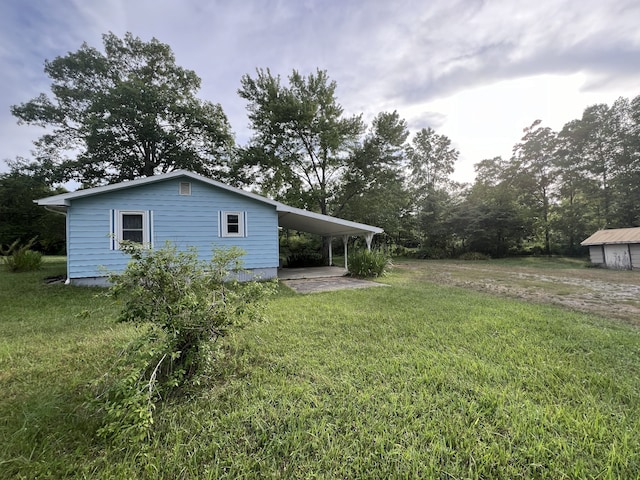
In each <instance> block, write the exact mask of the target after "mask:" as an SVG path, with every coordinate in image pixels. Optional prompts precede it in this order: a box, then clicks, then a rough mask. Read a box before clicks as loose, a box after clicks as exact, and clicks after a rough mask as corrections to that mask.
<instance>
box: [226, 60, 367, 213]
mask: <svg viewBox="0 0 640 480" xmlns="http://www.w3.org/2000/svg"><path fill="white" fill-rule="evenodd" d="M241 84H242V86H241V88H240V89H239V91H238V93H239V95H240V97H242V98H243V99H245V100H247V102H248V106H247V110H248V112H249V120H250V122H251V126H252V128H253V131H254V135H253V137H252V139H251V141H250V143H249V146H248V148H247V149H245V151H244V162H243V165H242V167H243V169H244V170H245V174H248V176H249V177H250V178H251V180H252V181H253V182H254V183H257V184H258V185H260V187H261V189H262V190H263V191H264V192H265V193H268V194H270V195H272V196H275V197H277V198H280V199H282V200H285V201H287V202H289V203H291V204H292V205H295V206H298V207H302V208H310V209H312V210H316V209H317V210H318V211H320V213H323V214H326V213H328V212H329V204H330V203H331V201H332V200H333V199H334V198H335V196H336V194H337V189H338V185H339V181H340V177H341V174H342V173H343V171H344V169H345V167H346V165H347V163H348V161H349V154H350V151H351V150H352V148H353V147H354V146H355V145H356V142H357V141H358V139H359V136H360V135H361V133H362V132H363V130H364V124H363V123H362V119H361V117H360V116H359V115H355V116H351V117H345V116H344V115H343V109H342V106H340V104H339V103H338V101H337V98H336V95H335V90H336V82H334V81H330V80H329V77H328V75H327V73H326V72H325V71H323V70H317V71H316V73H315V74H309V75H308V76H306V77H305V76H304V75H301V74H300V73H299V72H297V71H295V70H294V71H293V73H292V74H291V75H290V76H289V77H288V85H284V84H282V82H281V79H280V76H273V75H272V74H271V72H270V71H269V70H268V69H267V70H260V69H259V70H257V74H256V76H255V77H251V76H249V75H244V76H243V77H242V80H241Z"/></svg>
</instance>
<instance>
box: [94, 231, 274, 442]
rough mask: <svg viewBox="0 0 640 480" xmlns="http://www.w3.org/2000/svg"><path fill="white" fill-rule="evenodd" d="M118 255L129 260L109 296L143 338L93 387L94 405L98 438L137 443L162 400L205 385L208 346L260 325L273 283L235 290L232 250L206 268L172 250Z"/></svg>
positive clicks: (135, 249) (191, 253)
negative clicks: (234, 330) (99, 417)
mask: <svg viewBox="0 0 640 480" xmlns="http://www.w3.org/2000/svg"><path fill="white" fill-rule="evenodd" d="M122 249H123V251H124V252H125V253H127V254H128V255H130V256H131V259H132V260H131V261H130V262H129V264H128V266H127V268H126V270H125V271H124V272H123V273H122V274H113V275H111V276H110V280H111V281H112V283H113V286H112V287H111V289H110V294H111V295H112V296H113V297H115V298H116V299H118V300H121V301H122V302H123V303H122V305H123V306H122V310H121V313H120V316H119V320H120V321H125V322H134V323H138V324H141V325H142V331H141V335H140V337H139V338H138V339H136V340H135V341H134V342H133V343H132V344H131V345H129V347H128V348H126V349H125V351H124V352H123V354H122V355H121V356H120V357H119V359H118V361H117V362H116V363H115V365H114V367H113V369H112V370H111V372H109V373H108V374H106V375H105V376H103V377H102V378H101V379H100V380H98V381H97V382H96V383H95V384H94V387H95V388H96V389H97V395H95V397H94V400H93V401H92V404H93V406H94V407H97V408H98V410H99V411H101V412H102V413H103V414H104V418H105V422H104V426H103V427H102V428H101V429H100V431H99V434H100V435H102V436H104V437H108V438H117V439H118V440H120V441H123V440H124V441H133V442H138V441H141V440H143V439H144V438H146V437H147V436H148V435H149V434H150V429H151V426H152V425H153V421H154V419H153V412H154V410H155V408H156V404H157V403H158V402H159V401H160V400H162V399H166V398H167V397H169V396H170V395H171V394H173V393H175V392H176V391H177V390H178V389H179V388H180V387H183V386H186V385H187V384H189V382H191V384H197V383H198V382H199V381H201V380H202V379H203V374H204V373H203V372H206V371H207V362H210V361H212V356H211V355H209V354H210V353H211V348H210V344H212V343H213V342H215V340H216V339H217V338H219V337H220V336H223V335H225V334H226V333H227V332H228V330H229V329H230V328H231V327H233V326H239V325H242V324H244V323H245V322H247V321H251V320H255V319H258V318H260V317H261V315H262V307H263V299H264V298H265V296H266V295H267V294H269V293H270V292H271V291H273V286H274V283H273V282H264V283H259V282H245V283H240V282H238V281H237V280H236V279H235V277H236V276H237V273H238V272H240V271H241V270H240V269H241V261H240V257H241V256H242V255H243V252H242V251H241V250H240V249H238V248H235V247H234V248H231V249H216V250H215V251H214V254H213V258H212V259H211V261H210V262H203V261H200V260H198V254H197V251H196V250H195V249H189V250H187V251H177V249H176V247H175V246H173V245H171V244H170V243H167V244H165V246H164V247H163V248H160V249H155V250H151V249H146V248H144V247H143V246H141V245H139V244H135V243H127V242H123V243H122Z"/></svg>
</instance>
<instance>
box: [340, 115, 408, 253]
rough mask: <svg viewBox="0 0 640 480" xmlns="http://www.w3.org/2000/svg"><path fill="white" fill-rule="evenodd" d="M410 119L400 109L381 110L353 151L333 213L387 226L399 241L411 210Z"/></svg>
mask: <svg viewBox="0 0 640 480" xmlns="http://www.w3.org/2000/svg"><path fill="white" fill-rule="evenodd" d="M408 136H409V130H408V128H407V122H406V121H405V120H404V119H402V118H400V115H399V114H398V112H395V111H394V112H381V113H379V114H378V115H377V116H376V117H375V118H374V119H373V121H372V122H371V127H370V129H369V131H368V133H367V134H366V136H365V137H364V139H363V141H362V144H361V145H358V146H357V147H356V148H355V149H354V151H353V154H352V157H351V159H350V162H349V164H348V165H347V167H346V170H345V173H344V176H343V185H342V187H341V189H340V193H339V195H338V197H337V199H336V208H335V209H334V214H336V215H338V216H341V217H344V218H347V219H349V220H354V221H357V222H363V223H368V224H371V225H377V226H379V227H382V228H384V231H385V234H386V235H388V236H390V237H391V238H392V239H393V240H394V241H395V242H396V243H399V242H400V241H401V238H400V237H401V231H402V230H403V229H406V226H405V225H404V221H405V220H406V219H407V218H408V216H409V214H410V210H411V195H410V193H409V191H408V189H407V187H406V185H405V183H406V182H405V167H406V153H405V147H406V140H407V137H408Z"/></svg>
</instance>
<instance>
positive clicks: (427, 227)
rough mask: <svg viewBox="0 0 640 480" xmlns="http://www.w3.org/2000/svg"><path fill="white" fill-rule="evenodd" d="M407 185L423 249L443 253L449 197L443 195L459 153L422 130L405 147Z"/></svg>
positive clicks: (446, 141) (431, 132)
mask: <svg viewBox="0 0 640 480" xmlns="http://www.w3.org/2000/svg"><path fill="white" fill-rule="evenodd" d="M407 156H408V159H409V171H410V178H409V182H410V183H411V186H412V193H413V195H414V200H415V204H416V206H415V210H416V212H417V218H418V225H419V229H420V231H421V234H422V237H423V238H424V240H425V242H426V243H427V245H426V246H430V247H435V248H439V249H444V248H445V247H446V243H447V239H448V237H449V235H448V232H447V228H446V222H447V216H448V213H449V209H448V208H447V203H448V202H449V201H450V200H451V196H450V195H449V192H448V191H447V188H448V187H449V186H450V176H451V174H452V173H453V170H454V166H455V162H456V161H457V160H458V156H459V152H458V151H457V150H456V149H455V148H453V146H452V144H451V140H450V139H449V137H447V136H446V135H440V134H437V133H436V132H435V130H433V129H432V128H423V129H422V130H420V131H419V132H418V133H416V135H415V136H414V137H413V140H412V141H411V144H410V145H409V146H408V147H407Z"/></svg>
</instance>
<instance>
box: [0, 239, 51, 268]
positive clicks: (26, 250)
mask: <svg viewBox="0 0 640 480" xmlns="http://www.w3.org/2000/svg"><path fill="white" fill-rule="evenodd" d="M35 241H36V237H33V238H32V239H31V240H29V241H28V242H27V243H26V244H24V245H22V246H19V243H20V240H19V239H18V240H16V241H15V242H13V243H12V244H11V245H9V247H8V248H7V249H6V250H5V249H2V250H0V254H2V255H3V257H2V262H3V263H4V264H5V265H6V266H7V269H9V271H11V272H31V271H33V270H39V269H40V268H41V267H42V254H41V253H40V252H36V251H34V250H31V247H33V244H34V243H35Z"/></svg>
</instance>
